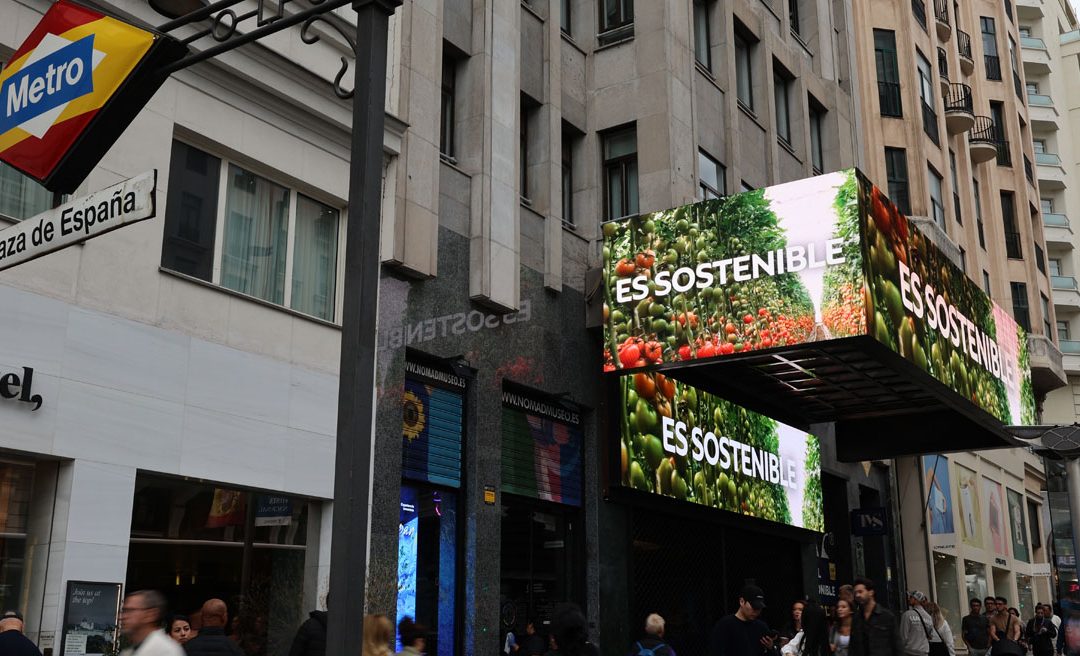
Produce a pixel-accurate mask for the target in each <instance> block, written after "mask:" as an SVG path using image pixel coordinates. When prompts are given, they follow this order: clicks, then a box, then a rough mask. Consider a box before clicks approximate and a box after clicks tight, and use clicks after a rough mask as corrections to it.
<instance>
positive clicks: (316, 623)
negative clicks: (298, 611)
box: [289, 610, 326, 656]
mask: <svg viewBox="0 0 1080 656" xmlns="http://www.w3.org/2000/svg"><path fill="white" fill-rule="evenodd" d="M289 656H326V611H325V610H313V611H311V617H309V618H307V619H306V620H304V623H303V624H301V625H300V628H299V629H297V630H296V637H295V638H293V641H292V648H291V649H289Z"/></svg>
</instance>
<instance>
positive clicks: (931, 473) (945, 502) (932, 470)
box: [923, 454, 956, 535]
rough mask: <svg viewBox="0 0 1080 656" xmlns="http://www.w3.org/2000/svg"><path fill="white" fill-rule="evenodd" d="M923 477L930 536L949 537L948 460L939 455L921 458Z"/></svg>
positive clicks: (953, 528)
mask: <svg viewBox="0 0 1080 656" xmlns="http://www.w3.org/2000/svg"><path fill="white" fill-rule="evenodd" d="M923 476H924V477H925V479H926V496H927V499H928V505H929V509H928V510H929V513H930V534H931V535H951V534H952V533H954V532H955V530H956V528H955V526H954V524H953V503H952V490H951V488H950V487H949V459H948V458H946V457H945V456H943V455H940V454H933V455H924V456H923Z"/></svg>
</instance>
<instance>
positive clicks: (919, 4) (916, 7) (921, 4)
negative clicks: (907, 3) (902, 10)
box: [911, 0, 926, 30]
mask: <svg viewBox="0 0 1080 656" xmlns="http://www.w3.org/2000/svg"><path fill="white" fill-rule="evenodd" d="M911 13H913V14H915V20H917V21H919V25H922V28H923V30H926V0H911Z"/></svg>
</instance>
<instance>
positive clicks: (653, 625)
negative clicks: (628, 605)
mask: <svg viewBox="0 0 1080 656" xmlns="http://www.w3.org/2000/svg"><path fill="white" fill-rule="evenodd" d="M629 656H675V650H674V649H672V648H671V645H669V644H667V643H666V642H664V618H663V617H660V616H659V615H657V614H656V613H652V614H651V615H649V616H648V617H646V618H645V637H643V638H642V639H641V640H638V641H637V642H635V643H634V644H632V645H630V653H629Z"/></svg>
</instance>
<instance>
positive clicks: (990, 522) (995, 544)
mask: <svg viewBox="0 0 1080 656" xmlns="http://www.w3.org/2000/svg"><path fill="white" fill-rule="evenodd" d="M983 496H985V497H986V527H987V538H988V539H989V540H990V545H989V548H990V549H992V550H993V552H994V553H996V554H998V555H999V556H1008V555H1009V547H1008V540H1009V537H1008V536H1009V528H1008V526H1007V525H1006V524H1005V496H1004V495H1003V494H1002V493H1001V484H1000V483H997V482H996V481H992V480H990V479H989V478H983Z"/></svg>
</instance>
